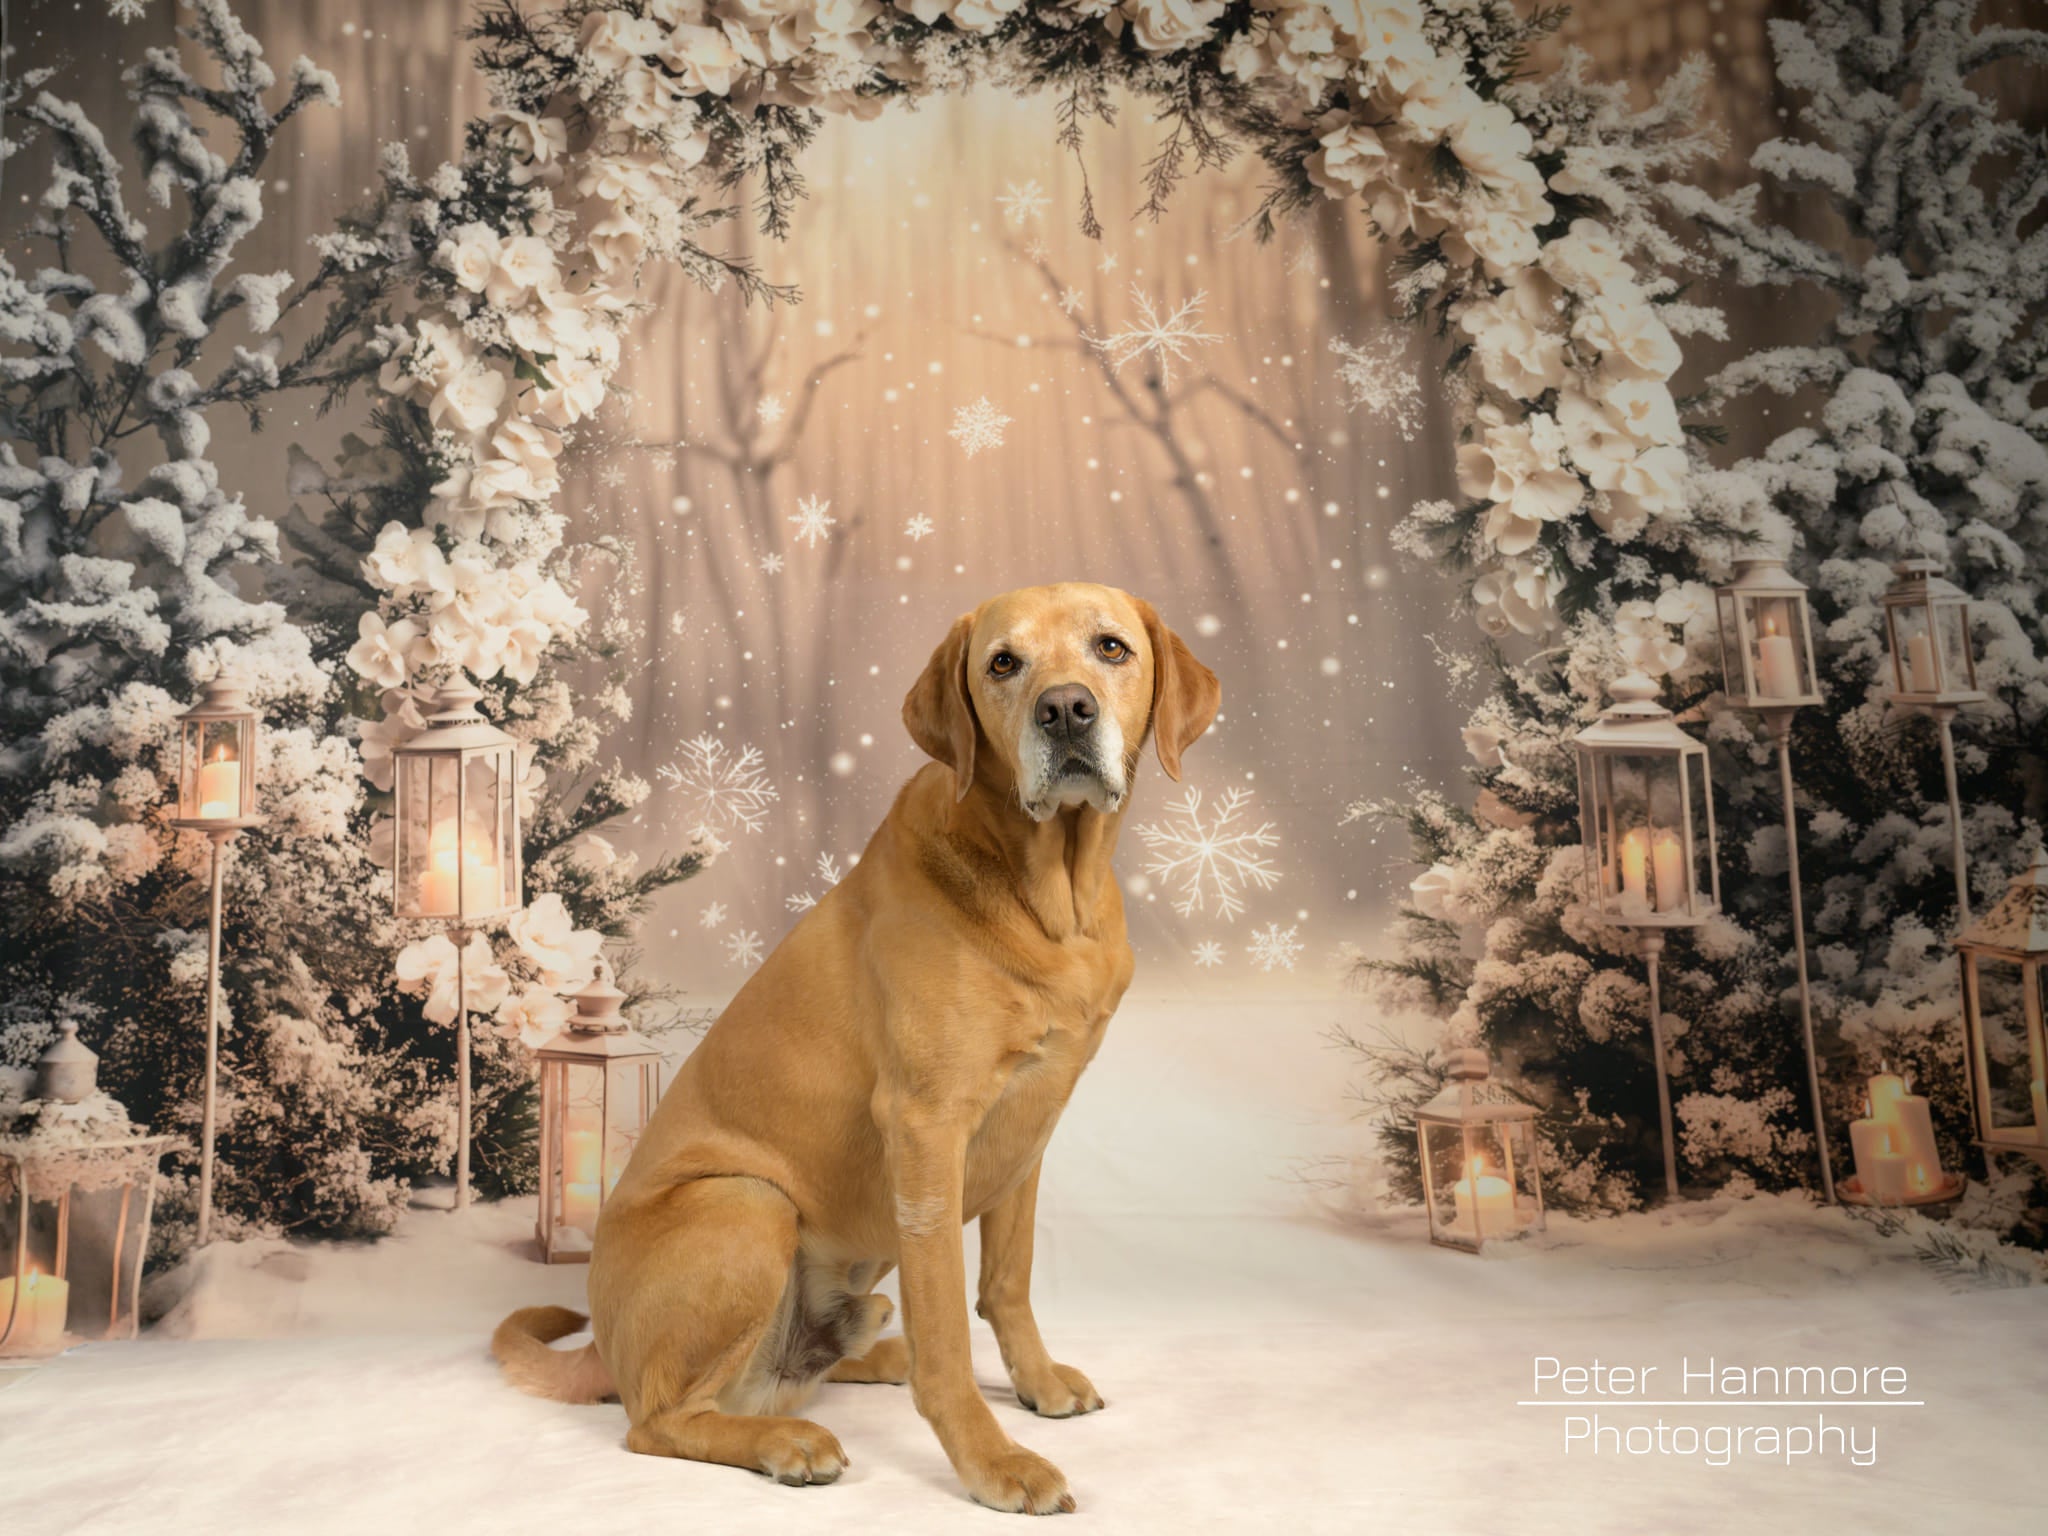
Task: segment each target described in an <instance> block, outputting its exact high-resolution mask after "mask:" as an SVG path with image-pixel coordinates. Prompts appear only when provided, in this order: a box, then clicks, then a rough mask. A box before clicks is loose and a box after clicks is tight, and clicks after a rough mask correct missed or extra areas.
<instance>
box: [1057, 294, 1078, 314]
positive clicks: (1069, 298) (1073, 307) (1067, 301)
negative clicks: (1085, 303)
mask: <svg viewBox="0 0 2048 1536" xmlns="http://www.w3.org/2000/svg"><path fill="white" fill-rule="evenodd" d="M1080 308H1081V290H1080V289H1078V288H1062V289H1061V290H1060V311H1061V313H1063V314H1069V315H1071V314H1074V313H1076V312H1077V311H1078V310H1079V309H1080Z"/></svg>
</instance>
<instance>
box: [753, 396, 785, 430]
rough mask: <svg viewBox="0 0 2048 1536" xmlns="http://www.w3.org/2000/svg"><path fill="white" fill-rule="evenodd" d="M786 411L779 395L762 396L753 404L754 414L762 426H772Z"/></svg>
mask: <svg viewBox="0 0 2048 1536" xmlns="http://www.w3.org/2000/svg"><path fill="white" fill-rule="evenodd" d="M788 409H789V407H788V406H787V405H785V404H784V403H783V400H782V396H780V395H763V396H762V397H761V398H760V399H759V400H757V401H756V402H755V403H754V414H755V415H756V416H758V417H760V418H761V424H762V425H763V426H769V427H772V426H774V425H775V423H777V422H778V421H780V420H782V417H783V413H784V412H785V411H787V410H788Z"/></svg>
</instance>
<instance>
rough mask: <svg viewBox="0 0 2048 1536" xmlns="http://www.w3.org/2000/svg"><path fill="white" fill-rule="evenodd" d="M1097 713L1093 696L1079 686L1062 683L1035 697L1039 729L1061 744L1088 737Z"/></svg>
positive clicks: (1077, 684)
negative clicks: (1036, 698) (1061, 742)
mask: <svg viewBox="0 0 2048 1536" xmlns="http://www.w3.org/2000/svg"><path fill="white" fill-rule="evenodd" d="M1098 712H1099V709H1098V706H1097V705H1096V702H1095V695H1094V694H1092V693H1090V692H1089V691H1088V690H1087V689H1086V688H1085V687H1083V686H1082V685H1081V684H1080V683H1061V684H1060V685H1059V687H1057V688H1048V689H1046V690H1045V692H1043V693H1041V694H1040V695H1039V696H1038V728H1039V729H1040V730H1041V731H1044V732H1045V733H1046V734H1047V735H1048V736H1051V737H1054V738H1056V739H1057V740H1060V741H1078V740H1079V739H1080V738H1081V737H1083V736H1085V735H1087V734H1088V730H1089V727H1091V726H1092V725H1094V724H1095V716H1096V715H1097V713H1098Z"/></svg>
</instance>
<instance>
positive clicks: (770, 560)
mask: <svg viewBox="0 0 2048 1536" xmlns="http://www.w3.org/2000/svg"><path fill="white" fill-rule="evenodd" d="M761 569H762V570H764V571H766V572H767V573H768V574H769V575H770V576H777V575H780V574H781V572H782V556H780V555H763V556H762V557H761Z"/></svg>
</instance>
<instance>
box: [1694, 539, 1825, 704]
mask: <svg viewBox="0 0 2048 1536" xmlns="http://www.w3.org/2000/svg"><path fill="white" fill-rule="evenodd" d="M1714 597H1715V602H1716V606H1717V607H1718V609H1719V611H1720V616H1721V670H1722V673H1723V675H1724V677H1725V679H1726V683H1725V686H1726V688H1727V692H1728V702H1729V703H1731V704H1733V705H1734V706H1735V707H1736V708H1737V709H1797V708H1801V707H1803V706H1805V705H1809V704H1818V703H1820V701H1821V698H1820V679H1819V676H1818V674H1817V673H1816V672H1815V670H1814V663H1813V619H1812V608H1811V605H1810V604H1809V603H1808V602H1807V600H1806V584H1805V583H1804V582H1802V581H1800V580H1798V579H1797V578H1796V577H1794V576H1793V575H1792V573H1791V572H1789V571H1787V570H1786V569H1785V563H1784V562H1783V561H1782V560H1775V559H1756V560H1738V561H1736V562H1735V579H1734V580H1733V581H1731V582H1730V583H1729V584H1728V585H1727V586H1725V587H1721V588H1718V589H1716V591H1715V593H1714Z"/></svg>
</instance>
